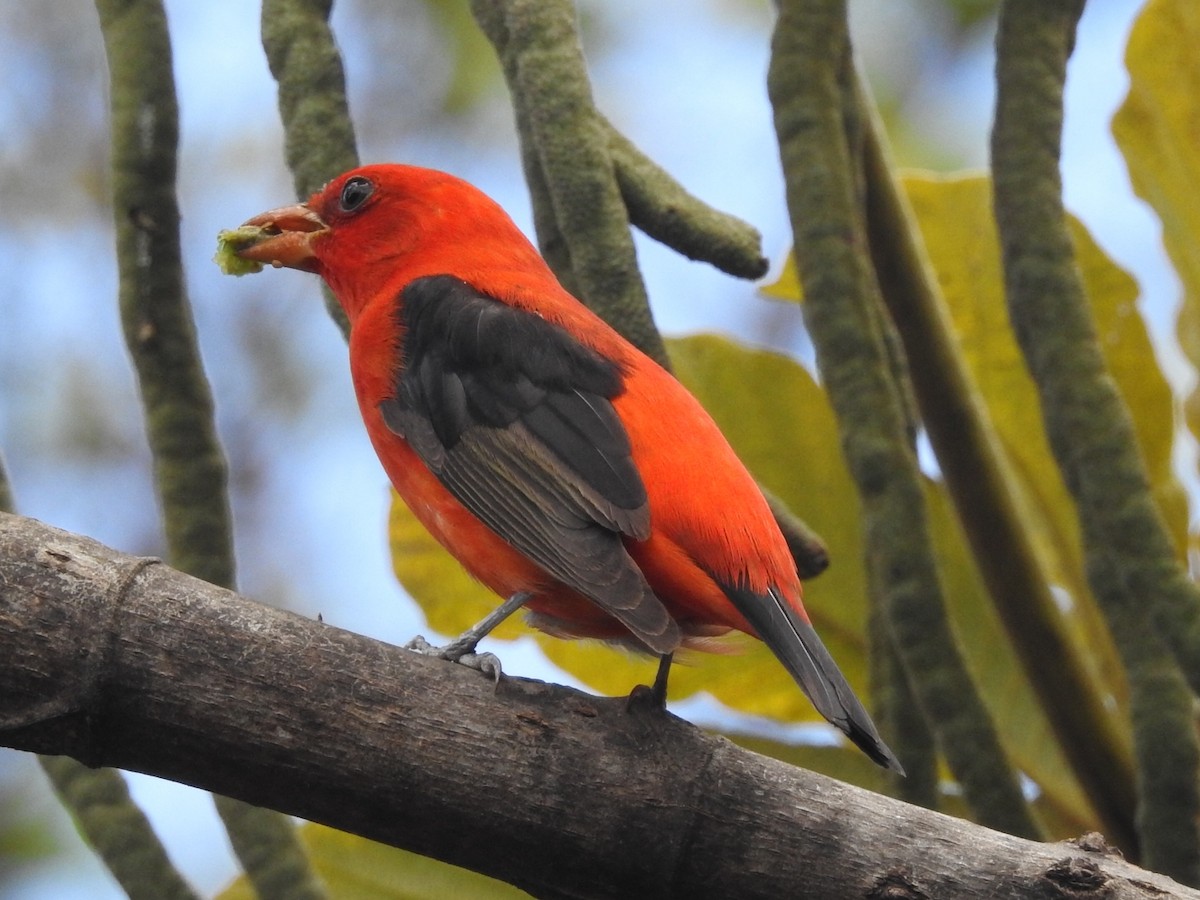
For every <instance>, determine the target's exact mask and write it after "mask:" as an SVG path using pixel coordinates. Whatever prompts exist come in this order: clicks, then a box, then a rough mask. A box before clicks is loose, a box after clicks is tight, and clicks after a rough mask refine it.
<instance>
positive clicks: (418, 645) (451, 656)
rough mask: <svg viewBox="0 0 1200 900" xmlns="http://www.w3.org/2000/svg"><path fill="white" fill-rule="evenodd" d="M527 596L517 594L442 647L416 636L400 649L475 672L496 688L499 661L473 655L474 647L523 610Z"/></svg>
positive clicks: (490, 655) (494, 657)
mask: <svg viewBox="0 0 1200 900" xmlns="http://www.w3.org/2000/svg"><path fill="white" fill-rule="evenodd" d="M530 596H531V595H530V594H528V593H526V592H525V591H518V592H517V593H515V594H513V595H512V596H511V597H509V598H508V599H507V600H505V601H504V602H503V603H501V604H500V605H499V606H497V607H496V608H495V609H494V610H492V611H491V612H490V613H488V614H487V615H486V616H484V618H483V619H482V620H481V621H479V622H478V623H476V624H475V625H473V626H471V627H470V628H468V629H467V630H466V631H464V632H463V633H462V634H460V635H459V636H458V637H456V638H455V639H454V640H452V641H451V642H450V643H448V644H446V645H445V646H444V647H434V646H432V645H431V644H430V643H429V642H428V641H427V640H425V638H424V637H422V636H421V635H417V636H416V637H415V638H413V639H412V640H411V641H409V642H408V643H407V644H405V645H404V649H405V650H412V651H414V652H416V653H421V654H423V655H425V656H436V657H437V658H438V659H448V660H450V662H456V663H461V664H462V665H464V666H469V667H470V668H472V669H478V670H479V671H480V672H483V673H484V674H485V675H488V676H489V677H491V678H492V680H493V681H495V682H496V683H497V684H498V683H499V682H500V675H501V674H502V670H501V668H500V659H499V658H498V657H497V656H496V654H494V653H476V652H475V647H476V646H477V645H478V644H479V642H480V641H481V640H483V639H484V638H485V637H487V636H488V635H489V634H491V632H492V630H493V629H494V628H495V627H496V626H497V625H499V624H500V623H501V622H503V621H504V620H505V619H507V618H508V617H509V616H511V615H512V614H513V613H515V612H516V611H517V610H518V609H520V608H521V607H522V606H524V605H525V604H526V602H528V600H529V598H530Z"/></svg>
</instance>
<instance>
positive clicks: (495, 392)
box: [380, 275, 679, 654]
mask: <svg viewBox="0 0 1200 900" xmlns="http://www.w3.org/2000/svg"><path fill="white" fill-rule="evenodd" d="M397 315H398V316H399V318H400V325H401V331H402V334H403V337H402V339H401V346H400V347H399V348H398V352H399V353H400V364H399V365H398V366H397V371H398V372H399V375H398V378H397V381H396V390H395V396H394V397H393V398H391V399H389V400H385V401H384V402H383V403H382V404H380V411H381V413H382V414H383V418H384V421H385V422H386V423H387V425H388V427H389V428H390V429H391V430H392V431H394V432H395V433H396V434H398V435H400V436H401V437H403V438H404V439H405V440H406V441H407V442H408V443H409V445H410V446H411V447H412V448H413V450H414V451H415V452H416V453H417V455H418V456H419V457H420V458H421V459H422V460H423V461H424V462H425V464H426V465H427V466H428V467H429V468H430V470H431V471H432V472H433V473H434V474H435V475H436V476H437V477H438V479H439V480H440V481H441V482H442V484H443V485H445V487H446V488H447V490H449V491H450V493H451V494H453V495H454V497H455V498H456V499H457V500H458V501H459V502H460V503H462V504H463V505H464V506H465V507H466V508H467V509H469V510H470V511H471V512H472V513H473V514H474V515H475V516H476V517H478V518H479V519H480V520H481V521H482V522H483V523H484V524H485V525H487V526H488V527H489V528H490V529H491V530H492V531H494V532H496V534H498V535H499V536H500V537H502V538H503V539H504V540H505V541H506V542H508V543H509V544H511V545H512V546H513V547H515V548H516V549H517V550H519V551H520V552H521V553H523V554H524V555H525V556H526V557H528V558H529V559H530V560H532V561H533V562H534V563H536V564H537V565H539V566H540V567H541V568H543V569H544V570H545V571H546V572H548V573H549V574H550V575H552V576H553V577H554V578H556V579H558V580H559V581H561V582H563V583H564V584H567V585H569V586H570V587H572V588H575V589H576V590H578V591H579V592H580V593H582V594H584V595H585V596H587V597H589V598H590V599H591V600H593V601H594V602H595V603H597V604H598V605H599V606H600V607H601V608H603V609H604V610H605V611H606V612H608V613H609V614H611V615H612V616H614V617H615V618H617V619H619V620H620V621H621V622H622V623H623V624H624V625H625V626H626V627H627V628H628V629H629V630H630V631H631V632H632V633H633V635H634V636H635V637H637V638H638V639H639V640H640V641H641V642H642V643H643V644H645V645H646V646H647V647H648V648H649V649H651V650H653V651H654V652H656V653H660V654H662V653H669V652H671V651H672V650H674V649H675V648H676V647H677V646H678V644H679V629H678V627H677V626H676V624H675V622H674V621H673V620H672V619H671V617H670V615H669V614H668V613H667V610H666V608H665V607H664V606H663V605H662V603H661V602H660V601H659V599H658V598H657V597H656V596H655V595H654V593H653V591H651V589H650V587H649V585H648V584H647V583H646V579H645V577H644V576H643V575H642V573H641V570H639V569H638V567H637V565H636V564H635V563H634V561H633V559H632V558H631V557H630V556H629V554H628V553H627V552H626V550H625V547H624V545H623V543H622V540H621V539H622V535H628V536H629V537H632V538H636V539H639V540H644V539H645V538H647V537H648V536H649V533H650V512H649V507H648V504H647V499H646V489H645V486H644V485H643V483H642V479H641V476H640V475H639V474H638V471H637V468H636V467H635V466H634V464H633V460H632V458H631V450H630V445H629V437H628V435H627V434H626V432H625V428H624V425H623V424H622V423H621V420H620V418H618V416H617V414H616V411H615V410H614V409H613V406H612V402H611V401H612V399H613V398H614V397H616V396H617V395H619V394H620V393H621V391H622V390H623V383H622V373H621V371H620V368H619V367H618V366H617V364H616V363H614V362H612V361H611V360H608V359H605V358H604V357H602V356H601V355H600V354H598V353H596V352H595V351H593V350H591V349H590V348H588V347H586V346H585V345H583V344H582V343H580V342H579V341H577V340H576V339H575V338H574V337H572V336H571V335H570V334H569V333H568V332H567V331H566V330H565V329H563V328H561V327H559V326H558V325H555V324H553V323H550V322H547V321H546V320H545V319H543V318H541V317H540V316H538V315H536V314H534V313H531V312H527V311H524V310H520V309H516V308H514V307H511V306H508V305H506V304H504V303H502V302H500V301H499V300H496V299H494V298H492V297H489V296H487V295H485V294H482V293H480V292H479V291H477V290H475V289H474V288H472V287H471V286H470V285H469V284H467V283H466V282H464V281H462V280H460V279H458V278H454V277H452V276H449V275H435V276H430V277H426V278H420V279H417V280H416V281H413V282H411V283H410V284H409V285H407V286H406V287H405V288H404V290H403V292H402V293H401V296H400V302H399V304H398V306H397Z"/></svg>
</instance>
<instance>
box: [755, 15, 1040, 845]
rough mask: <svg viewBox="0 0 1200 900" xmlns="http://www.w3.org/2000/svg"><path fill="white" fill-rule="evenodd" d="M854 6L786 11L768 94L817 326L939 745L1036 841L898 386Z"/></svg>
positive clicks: (884, 583)
mask: <svg viewBox="0 0 1200 900" xmlns="http://www.w3.org/2000/svg"><path fill="white" fill-rule="evenodd" d="M849 66H850V46H849V36H848V34H847V25H846V10H845V3H844V0H790V2H783V3H781V4H780V14H779V20H778V22H777V24H776V29H775V34H774V38H773V41H772V57H771V65H770V70H769V74H768V90H769V93H770V96H771V102H772V105H773V106H774V109H775V126H776V131H777V132H778V135H779V143H780V153H781V156H782V160H783V168H784V175H785V179H786V181H787V194H788V208H789V210H790V213H791V218H792V227H793V229H794V231H795V237H796V261H797V267H798V269H799V272H800V276H801V281H802V283H803V288H804V294H805V296H806V297H807V298H808V300H807V302H806V304H805V314H806V320H807V322H808V325H809V329H810V331H811V333H812V336H813V340H814V343H815V344H816V347H817V355H818V361H819V363H820V366H821V373H822V377H823V379H824V381H825V384H826V388H827V391H828V393H829V398H830V401H831V403H832V404H833V407H834V411H835V412H836V414H837V416H838V421H839V424H840V427H841V430H842V445H843V451H844V453H845V455H846V459H847V462H848V465H849V468H850V472H851V475H852V477H853V478H854V480H855V483H856V484H857V486H858V489H859V492H860V495H861V499H862V503H863V512H864V517H865V521H866V546H867V551H866V552H867V565H868V568H869V570H870V572H871V576H872V578H874V579H876V583H877V584H878V589H879V591H880V594H881V595H882V596H883V597H884V598H885V600H884V615H885V616H886V622H887V624H888V626H889V627H890V629H891V631H892V634H893V636H894V638H895V642H896V646H897V648H898V650H899V652H900V654H901V659H902V662H903V667H904V670H905V672H906V673H907V675H908V678H909V680H910V683H911V685H912V687H913V691H914V693H915V695H916V696H917V698H918V700H919V702H920V706H921V708H922V710H923V712H924V713H925V715H926V717H927V719H928V721H929V722H930V724H931V726H932V728H933V730H934V732H935V734H936V736H937V741H938V747H939V749H940V750H941V752H942V754H943V755H944V756H945V757H946V760H947V762H948V763H949V764H950V767H951V770H952V771H953V772H954V774H955V776H956V777H957V778H958V779H959V781H960V783H961V785H962V787H963V791H964V794H965V797H966V799H967V802H968V804H969V805H970V806H971V809H972V810H973V812H974V814H975V815H976V816H978V817H979V818H980V820H981V821H986V822H988V823H990V824H991V825H992V826H993V827H998V828H1001V829H1004V830H1007V831H1011V832H1013V833H1017V834H1026V835H1031V834H1036V833H1037V826H1036V825H1035V824H1034V821H1033V819H1032V815H1031V813H1030V811H1029V808H1028V806H1027V804H1026V803H1025V800H1024V798H1023V797H1022V795H1021V789H1020V785H1019V783H1018V781H1017V778H1016V775H1015V773H1014V772H1013V771H1012V769H1011V767H1010V766H1009V764H1008V762H1007V760H1006V759H1005V756H1004V752H1003V750H1002V748H1001V746H1000V743H999V738H998V736H997V735H996V731H995V727H994V725H993V724H992V722H991V719H990V717H989V716H988V714H987V711H986V709H985V707H984V706H983V703H982V701H981V700H980V698H979V696H978V693H977V692H976V691H975V690H974V689H973V685H972V681H971V678H970V675H969V673H968V671H967V669H966V666H965V664H964V663H963V660H962V657H961V654H960V653H959V652H958V649H957V647H956V645H955V641H954V637H953V633H952V632H951V630H950V627H949V623H948V621H947V618H946V611H945V604H944V601H943V598H942V589H941V584H940V581H939V578H938V572H937V567H936V563H935V560H934V556H933V551H932V544H931V540H930V535H929V527H928V522H927V518H926V511H925V501H924V497H923V494H922V489H921V479H920V473H919V471H918V468H917V461H916V456H915V453H914V452H913V450H912V447H911V445H910V442H909V436H908V432H907V424H906V416H905V412H904V409H903V406H902V403H901V399H900V395H899V394H898V392H897V390H896V387H895V385H894V384H892V382H891V380H890V378H889V365H888V360H887V356H886V352H887V351H886V348H885V347H884V338H883V335H882V334H881V333H880V331H879V329H878V328H877V327H876V325H875V321H876V317H877V315H878V313H873V312H872V310H871V304H872V303H879V300H878V298H877V291H878V288H877V286H876V285H875V284H874V281H873V273H872V271H871V267H870V262H869V259H868V257H867V253H866V236H865V234H864V231H863V226H862V223H861V219H860V211H859V208H858V203H857V197H856V193H855V184H854V176H853V174H852V169H851V162H850V157H849V150H848V147H847V140H846V134H845V120H844V117H843V88H842V84H843V83H844V78H846V77H847V76H848V73H849V72H850V68H849Z"/></svg>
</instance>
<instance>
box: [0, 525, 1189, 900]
mask: <svg viewBox="0 0 1200 900" xmlns="http://www.w3.org/2000/svg"><path fill="white" fill-rule="evenodd" d="M0 743H3V744H4V745H7V746H10V747H15V748H18V749H24V750H32V751H37V752H41V753H62V754H69V755H71V756H74V757H76V758H78V759H81V760H84V761H86V762H88V763H89V764H91V765H112V766H119V767H121V768H126V769H132V770H135V771H142V772H148V773H150V774H154V775H158V776H161V777H164V778H170V779H173V780H176V781H180V782H183V783H187V784H193V785H197V786H200V787H204V788H206V789H208V790H213V791H219V792H221V793H224V794H227V795H229V796H234V797H238V798H240V799H243V800H247V801H250V802H253V803H257V804H263V805H270V806H273V807H275V808H277V809H280V810H282V811H285V812H288V813H292V814H295V815H299V816H303V817H305V818H308V819H311V820H314V821H318V822H324V823H327V824H330V825H334V826H336V827H338V828H343V829H346V830H348V831H353V832H356V833H358V834H362V835H365V836H367V837H370V838H374V839H376V840H380V841H384V842H386V843H391V844H395V845H397V846H402V847H406V848H408V849H411V850H415V851H417V852H420V853H425V854H428V855H430V856H435V857H438V858H440V859H444V860H447V861H449V862H453V863H456V864H459V865H463V866H467V867H469V868H472V869H476V870H478V871H481V872H485V873H487V874H490V875H493V876H495V877H498V878H501V879H504V880H506V881H510V882H512V883H513V884H516V885H518V886H520V887H522V888H524V889H526V890H528V891H530V892H532V893H534V894H535V895H537V896H541V897H631V896H632V897H645V898H653V897H670V896H689V897H740V898H749V897H814V898H826V900H829V898H838V897H938V898H956V897H973V898H989V897H1008V898H1011V897H1039V898H1040V897H1078V896H1097V897H1100V896H1103V897H1105V898H1134V897H1137V898H1143V897H1144V898H1149V897H1155V898H1163V897H1188V898H1200V893H1197V892H1195V891H1192V890H1189V889H1187V888H1183V887H1181V886H1179V885H1177V884H1175V883H1174V882H1172V881H1170V880H1169V879H1167V878H1164V877H1162V876H1158V875H1154V874H1151V873H1149V872H1145V871H1142V870H1140V869H1137V868H1136V867H1134V866H1131V865H1129V864H1128V863H1126V862H1124V861H1123V860H1121V859H1119V858H1118V857H1115V856H1109V855H1106V854H1105V853H1104V852H1103V843H1102V842H1101V841H1099V839H1098V838H1096V837H1092V838H1090V839H1088V840H1085V841H1083V842H1080V843H1074V844H1038V843H1035V842H1031V841H1026V840H1022V839H1020V838H1015V837H1011V836H1007V835H1003V834H1000V833H997V832H992V831H988V830H987V829H984V828H980V827H979V826H976V825H972V824H970V823H967V822H963V821H960V820H956V819H952V818H950V817H948V816H944V815H941V814H938V813H934V812H930V811H928V810H923V809H920V808H917V807H912V806H908V805H906V804H904V803H901V802H899V801H896V800H892V799H890V798H887V797H884V796H881V795H877V794H872V793H870V792H867V791H864V790H861V789H859V788H854V787H851V786H849V785H845V784H840V783H838V782H835V781H832V780H830V779H828V778H825V777H822V776H819V775H815V774H812V773H808V772H805V771H803V770H801V769H796V768H793V767H790V766H787V765H785V764H783V763H779V762H776V761H774V760H771V759H767V758H766V757H762V756H758V755H756V754H753V753H750V752H748V751H745V750H742V749H740V748H738V747H735V746H734V745H732V744H730V743H729V742H727V741H725V740H722V739H719V738H714V737H711V736H709V735H706V734H704V733H703V732H701V731H699V730H698V729H696V728H694V727H692V726H691V725H688V724H687V723H686V722H683V721H681V720H679V719H676V718H674V717H673V716H670V715H664V714H659V713H656V712H653V711H649V710H646V709H643V708H637V707H635V708H634V709H632V710H628V709H627V708H626V703H625V701H624V700H623V699H616V700H611V699H600V698H595V697H590V696H587V695H585V694H582V693H580V692H578V691H574V690H569V689H566V688H561V687H556V686H552V685H546V684H542V683H540V682H530V681H525V680H522V679H514V678H505V679H504V680H503V681H502V682H501V684H500V686H499V688H498V689H496V690H493V689H492V687H491V683H490V682H489V681H488V680H487V679H485V678H482V677H481V676H479V674H478V673H476V672H472V671H470V670H467V669H465V668H462V667H458V666H454V665H451V664H448V663H442V662H439V661H436V660H431V659H426V658H423V657H419V656H416V655H414V654H411V653H408V652H406V651H404V650H401V649H398V648H396V647H391V646H387V645H384V644H380V643H378V642H375V641H372V640H369V639H367V638H363V637H359V636H356V635H353V634H350V633H348V632H345V631H341V630H339V629H337V628H333V627H330V626H328V625H323V624H321V623H319V622H313V621H309V620H307V619H303V618H301V617H299V616H296V615H293V614H290V613H285V612H281V611H278V610H275V609H272V608H270V607H265V606H261V605H259V604H256V603H253V602H251V601H248V600H245V599H242V598H240V597H238V596H237V595H235V594H233V593H230V592H229V591H225V590H222V589H220V588H216V587H213V586H211V585H209V584H206V583H205V582H201V581H198V580H196V579H193V578H191V577H189V576H187V575H183V574H182V573H179V572H176V571H174V570H172V569H170V568H168V567H167V566H165V565H163V564H162V563H160V562H158V561H156V560H147V559H140V558H135V557H130V556H125V555H123V554H120V553H117V552H116V551H113V550H110V549H108V548H105V547H103V546H101V545H99V544H97V543H95V542H94V541H91V540H88V539H86V538H81V537H77V536H74V535H70V534H67V533H65V532H62V531H58V530H56V529H53V528H49V527H47V526H45V525H42V524H41V523H38V522H35V521H33V520H31V519H24V518H20V517H17V516H11V515H4V514H0Z"/></svg>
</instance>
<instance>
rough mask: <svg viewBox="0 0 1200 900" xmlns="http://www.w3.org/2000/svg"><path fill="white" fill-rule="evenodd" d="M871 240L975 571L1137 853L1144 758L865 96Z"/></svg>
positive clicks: (1101, 808)
mask: <svg viewBox="0 0 1200 900" xmlns="http://www.w3.org/2000/svg"><path fill="white" fill-rule="evenodd" d="M858 103H859V104H860V105H861V107H862V109H863V111H864V114H863V121H864V122H865V123H866V129H865V136H866V141H865V145H864V150H865V161H866V184H867V195H866V200H867V206H866V209H867V236H868V240H869V244H870V248H871V258H872V260H873V262H874V265H875V271H876V274H877V277H878V280H879V285H880V290H881V293H882V296H883V300H884V303H885V304H887V307H888V310H889V311H890V313H891V319H892V321H893V322H895V323H896V326H897V328H898V330H899V333H900V337H901V339H902V340H903V342H904V346H905V351H906V353H907V356H908V358H909V359H914V360H920V361H921V363H920V365H918V366H914V367H913V368H912V370H911V372H910V375H911V378H912V384H913V387H914V390H915V393H916V397H917V402H918V405H919V407H920V410H921V420H922V422H923V424H924V425H925V428H926V430H927V433H928V434H929V440H930V443H931V444H932V445H933V449H934V451H935V453H936V454H937V458H938V465H939V466H940V468H941V471H942V475H943V477H944V478H945V481H946V486H947V488H948V490H949V493H950V497H951V499H952V500H953V501H954V506H955V511H956V512H957V515H958V519H959V521H960V522H961V523H962V525H963V530H964V532H965V534H966V536H967V540H968V541H969V543H970V545H971V549H972V552H973V555H974V559H975V563H976V565H977V566H978V567H979V571H980V574H981V575H982V576H983V579H984V582H985V584H986V585H987V587H988V592H989V595H990V596H991V598H992V602H993V604H994V605H995V607H996V609H997V611H998V612H999V614H1000V618H1001V620H1002V621H1003V622H1004V624H1005V626H1006V628H1007V630H1008V633H1009V637H1010V639H1011V641H1012V644H1013V646H1014V648H1015V649H1016V651H1017V653H1018V654H1019V655H1020V658H1021V662H1022V664H1023V666H1024V668H1025V671H1026V673H1027V675H1028V677H1029V680H1030V683H1031V684H1032V685H1033V688H1034V690H1035V691H1036V692H1037V695H1038V699H1039V700H1040V702H1041V704H1042V706H1043V708H1044V709H1045V710H1046V714H1047V718H1048V719H1049V721H1050V723H1051V726H1052V727H1053V728H1054V733H1055V735H1056V737H1057V738H1058V742H1059V744H1060V746H1061V747H1062V748H1063V752H1064V753H1065V755H1066V757H1067V759H1068V761H1069V762H1070V764H1071V767H1072V770H1073V771H1074V772H1075V774H1076V777H1078V779H1079V781H1080V783H1081V784H1082V785H1083V787H1084V790H1085V791H1086V793H1087V795H1088V797H1089V799H1090V800H1091V802H1092V803H1093V804H1094V805H1095V807H1096V810H1097V813H1098V815H1099V816H1100V820H1101V822H1103V823H1104V828H1105V833H1106V834H1107V835H1108V837H1109V839H1110V840H1112V841H1113V842H1114V843H1116V844H1117V845H1118V846H1120V847H1122V848H1123V849H1124V850H1125V851H1126V852H1127V853H1131V854H1132V853H1135V852H1136V849H1137V839H1136V835H1135V831H1134V827H1133V817H1134V806H1135V803H1136V790H1135V787H1134V772H1133V751H1132V747H1131V746H1130V745H1129V741H1128V739H1127V738H1126V736H1125V735H1124V734H1123V733H1122V732H1121V731H1120V730H1119V729H1118V728H1116V727H1115V723H1114V721H1113V717H1112V716H1111V715H1109V714H1108V712H1107V711H1106V710H1105V709H1104V705H1103V701H1102V692H1101V691H1100V689H1099V687H1098V685H1097V684H1096V683H1095V680H1094V679H1093V678H1092V676H1091V674H1090V673H1089V671H1088V669H1087V666H1086V664H1085V661H1084V659H1083V658H1082V656H1081V655H1080V652H1079V648H1078V647H1077V645H1076V643H1075V642H1074V641H1072V640H1071V638H1070V636H1069V634H1068V633H1067V630H1066V627H1065V623H1064V621H1063V617H1062V615H1061V614H1060V613H1059V611H1058V606H1057V604H1056V603H1055V601H1054V598H1053V596H1052V595H1051V593H1050V578H1049V576H1048V575H1047V574H1046V572H1045V571H1044V570H1043V568H1042V566H1041V564H1040V562H1039V561H1038V558H1037V554H1036V553H1035V551H1034V546H1033V540H1032V537H1031V535H1030V533H1029V530H1028V528H1026V527H1025V525H1024V524H1023V522H1022V521H1021V516H1020V514H1019V513H1018V511H1017V506H1016V500H1015V498H1014V497H1013V494H1012V489H1011V487H1010V485H1009V482H1008V479H1007V478H1006V477H1005V475H1004V467H1003V463H1002V461H1001V459H1000V455H999V450H998V447H999V446H1000V444H999V439H998V438H997V437H996V435H995V432H994V430H993V428H992V426H991V423H990V421H989V419H988V415H987V412H986V409H985V406H984V404H983V401H982V400H981V399H980V397H979V395H978V392H977V391H976V389H975V386H974V384H973V383H972V381H971V376H970V374H969V372H968V369H967V365H966V362H965V361H964V359H963V356H962V353H961V352H960V350H959V344H958V341H957V340H956V338H955V337H954V334H953V329H952V326H951V324H950V320H949V314H948V312H947V311H946V307H945V302H944V300H943V299H942V297H941V293H940V289H939V287H938V284H937V279H936V278H935V277H934V276H933V273H932V270H931V269H930V266H929V263H928V262H927V260H926V258H925V252H924V247H923V246H922V243H921V237H920V233H919V230H918V229H917V226H916V224H915V220H914V218H913V215H912V212H911V211H910V210H909V209H908V203H907V200H906V198H905V196H904V193H903V191H902V190H901V189H900V188H899V186H898V185H897V184H896V181H895V179H894V177H893V174H892V173H893V167H892V164H891V159H890V152H889V150H888V147H887V139H886V136H885V134H884V130H883V125H882V123H881V122H880V120H879V116H878V114H877V112H876V110H875V107H874V104H873V102H872V101H871V98H870V96H869V94H868V92H867V91H866V89H865V86H862V85H860V93H859V99H858Z"/></svg>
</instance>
